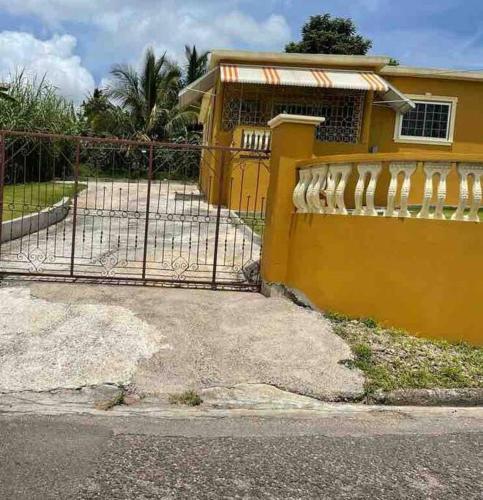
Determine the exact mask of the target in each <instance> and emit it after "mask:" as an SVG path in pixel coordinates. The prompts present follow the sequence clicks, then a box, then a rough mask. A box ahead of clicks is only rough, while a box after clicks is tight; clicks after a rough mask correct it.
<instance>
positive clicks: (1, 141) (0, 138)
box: [0, 134, 5, 259]
mask: <svg viewBox="0 0 483 500" xmlns="http://www.w3.org/2000/svg"><path fill="white" fill-rule="evenodd" d="M4 184H5V135H3V134H2V135H0V259H1V255H2V227H3V187H4Z"/></svg>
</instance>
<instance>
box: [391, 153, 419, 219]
mask: <svg viewBox="0 0 483 500" xmlns="http://www.w3.org/2000/svg"><path fill="white" fill-rule="evenodd" d="M416 167H417V163H416V162H410V163H402V162H401V163H400V162H396V163H391V164H390V165H389V172H390V173H391V182H390V183H389V190H388V193H387V209H386V211H385V212H384V215H385V216H386V217H411V214H410V213H409V210H408V200H409V193H410V191H411V176H412V175H413V174H414V172H415V171H416ZM401 172H402V173H403V174H404V180H403V183H402V187H401V196H400V202H399V206H400V208H399V210H395V201H396V194H397V188H398V186H399V174H400V173H401Z"/></svg>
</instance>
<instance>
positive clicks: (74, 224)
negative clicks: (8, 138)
mask: <svg viewBox="0 0 483 500" xmlns="http://www.w3.org/2000/svg"><path fill="white" fill-rule="evenodd" d="M80 144H81V143H80V139H78V140H77V147H76V152H75V166H74V213H73V215H72V243H71V244H72V248H71V250H70V276H71V277H73V276H74V261H75V237H76V234H75V233H76V230H77V198H78V190H79V167H80ZM64 182H65V179H64Z"/></svg>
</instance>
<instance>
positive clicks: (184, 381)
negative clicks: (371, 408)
mask: <svg viewBox="0 0 483 500" xmlns="http://www.w3.org/2000/svg"><path fill="white" fill-rule="evenodd" d="M350 357H351V352H350V349H349V347H348V346H347V345H346V344H345V342H344V341H343V340H342V339H341V338H339V337H338V336H337V335H335V334H334V333H332V330H331V327H330V324H329V323H328V322H327V321H326V320H324V319H323V318H322V317H321V316H320V315H319V314H317V313H315V312H311V311H308V310H305V309H302V308H300V307H297V306H296V305H294V304H292V303H291V302H289V301H287V300H285V299H275V298H271V299H267V298H265V297H263V296H262V295H259V294H249V293H236V292H211V291H205V290H183V289H166V288H152V287H149V288H147V287H124V286H100V285H80V284H75V285H74V284H59V283H31V284H29V285H28V286H27V285H19V286H3V287H1V288H0V392H11V391H14V392H15V391H16V392H18V391H29V390H30V391H49V390H52V389H57V388H79V387H83V386H95V385H100V384H106V383H114V384H123V385H126V384H133V385H134V386H135V388H136V390H137V391H138V392H140V393H143V394H147V395H157V396H162V395H166V394H168V393H175V392H181V391H184V390H186V389H191V388H193V389H195V390H202V389H207V388H213V387H221V388H224V387H232V386H234V385H237V384H248V385H252V384H265V385H270V386H275V387H277V388H280V389H283V390H286V391H290V392H293V393H297V394H304V395H308V396H314V397H316V398H322V399H329V400H332V399H340V398H343V397H350V396H354V395H360V394H362V391H363V378H362V376H361V374H360V373H359V372H358V371H356V370H350V369H349V368H347V367H345V366H344V365H342V364H340V362H341V361H342V360H345V359H348V358H350ZM269 398H270V397H269Z"/></svg>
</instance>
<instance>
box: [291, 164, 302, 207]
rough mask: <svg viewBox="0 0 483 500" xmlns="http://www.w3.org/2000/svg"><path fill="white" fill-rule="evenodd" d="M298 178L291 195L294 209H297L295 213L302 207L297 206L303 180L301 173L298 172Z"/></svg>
mask: <svg viewBox="0 0 483 500" xmlns="http://www.w3.org/2000/svg"><path fill="white" fill-rule="evenodd" d="M298 177H299V178H298V182H297V185H296V186H295V189H294V191H293V195H292V201H293V204H294V205H295V208H296V209H297V210H296V211H297V212H299V211H300V210H301V209H302V207H301V206H299V192H300V190H301V189H302V187H303V184H304V179H303V176H302V173H301V172H299V176H298Z"/></svg>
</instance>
